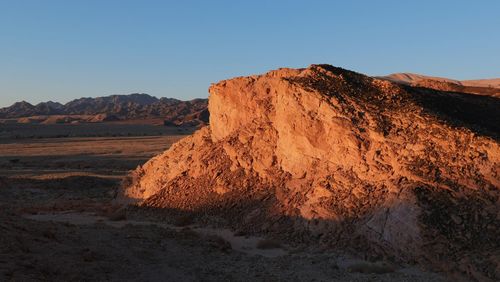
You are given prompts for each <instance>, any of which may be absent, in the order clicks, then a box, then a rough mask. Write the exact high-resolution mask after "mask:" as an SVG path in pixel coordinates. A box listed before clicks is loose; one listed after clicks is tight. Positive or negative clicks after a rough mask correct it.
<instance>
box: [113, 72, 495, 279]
mask: <svg viewBox="0 0 500 282" xmlns="http://www.w3.org/2000/svg"><path fill="white" fill-rule="evenodd" d="M209 92H210V97H209V111H210V127H205V128H203V129H201V130H199V131H198V132H196V133H195V134H194V135H192V136H190V137H187V138H185V139H183V140H181V141H180V142H178V143H177V144H175V145H174V146H172V147H171V148H170V149H169V150H168V151H166V152H165V153H163V154H161V155H159V156H157V157H155V158H153V159H152V160H150V161H149V162H148V163H146V164H145V165H144V166H142V167H139V168H138V169H137V170H135V171H134V172H133V173H132V174H131V176H130V178H129V179H128V180H127V181H126V182H125V184H124V188H123V190H122V191H121V197H122V199H129V200H130V199H132V200H135V201H137V202H138V203H139V204H140V205H142V206H145V207H152V208H162V209H168V210H171V211H176V212H189V213H192V214H195V215H199V216H203V215H212V216H217V217H219V218H221V219H224V220H225V224H227V225H230V226H232V227H233V228H236V229H239V230H242V231H246V232H266V233H269V234H274V235H275V236H278V237H281V238H283V239H287V240H289V241H290V242H295V243H301V242H318V243H319V244H323V245H325V246H329V247H342V248H346V249H350V250H354V251H356V252H361V253H362V254H364V255H369V256H382V257H386V258H395V259H399V260H403V261H418V262H421V263H424V264H430V265H434V266H441V268H443V267H444V268H445V269H446V270H450V269H447V267H451V268H452V269H451V270H457V269H458V270H457V271H468V272H469V273H468V274H470V275H472V276H474V277H476V278H490V279H491V278H492V277H495V275H499V274H500V273H499V272H500V269H499V268H498V260H499V258H500V254H499V249H500V245H499V241H498V238H500V231H499V229H500V228H499V226H500V207H499V203H500V202H499V199H500V197H499V196H500V191H499V187H500V175H499V173H500V167H499V162H500V148H499V144H498V137H499V136H498V134H499V132H500V128H499V125H500V121H499V110H500V102H499V100H498V99H497V98H494V97H484V96H477V95H468V94H460V93H451V92H440V91H435V90H430V89H423V88H413V87H411V86H406V85H401V84H396V83H393V82H390V81H385V80H379V79H375V78H370V77H367V76H364V75H361V74H358V73H354V72H351V71H347V70H344V69H340V68H336V67H332V66H329V65H312V66H310V67H309V68H306V69H279V70H275V71H271V72H268V73H266V74H264V75H259V76H250V77H240V78H235V79H231V80H225V81H221V82H219V83H216V84H214V85H212V86H211V87H210V89H209ZM442 261H447V262H451V263H450V264H445V265H446V266H443V265H444V264H442V263H441V262H442ZM495 267H496V268H497V269H496V270H495Z"/></svg>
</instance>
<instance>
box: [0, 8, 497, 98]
mask: <svg viewBox="0 0 500 282" xmlns="http://www.w3.org/2000/svg"><path fill="white" fill-rule="evenodd" d="M311 63H329V64H333V65H336V66H340V67H344V68H348V69H352V70H355V71H358V72H362V73H366V74H369V75H383V74H388V73H393V72H416V73H423V74H428V75H433V76H445V77H451V78H457V79H475V78H492V77H500V1H496V0H491V1H487V0H485V1H458V0H454V1H452V0H450V1H444V0H442V1H440V0H433V1H422V0H419V1H401V0H394V1H368V0H366V1H356V0H353V1H347V0H342V1H306V0H303V1H292V0H289V1H285V0H283V1H280V0H267V1H237V0H232V1H217V0H212V1H208V0H207V1H188V0H186V1H180V0H178V1H167V0H163V1H147V0H135V1H129V0H115V1H113V0H79V1H78V0H32V1H28V0H0V107H1V106H7V105H10V104H12V103H13V102H14V101H19V100H27V101H29V102H31V103H37V102H40V101H46V100H54V101H60V102H67V101H69V100H71V99H74V98H79V97H82V96H84V97H89V96H92V97H93V96H103V95H110V94H118V93H132V92H144V93H149V94H152V95H155V96H162V97H176V98H181V99H191V98H195V97H207V95H208V94H207V88H208V86H209V85H210V83H211V82H216V81H218V80H221V79H226V78H230V77H234V76H241V75H248V74H255V73H262V72H265V71H267V70H269V69H275V68H278V67H284V66H287V67H304V66H307V65H309V64H311Z"/></svg>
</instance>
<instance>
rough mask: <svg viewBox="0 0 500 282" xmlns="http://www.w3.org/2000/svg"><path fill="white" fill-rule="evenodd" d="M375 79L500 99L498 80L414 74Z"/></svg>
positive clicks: (499, 82) (398, 74) (499, 79)
mask: <svg viewBox="0 0 500 282" xmlns="http://www.w3.org/2000/svg"><path fill="white" fill-rule="evenodd" d="M377 78H380V79H385V80H389V81H392V82H396V83H401V84H406V85H410V86H415V87H424V88H431V89H435V90H441V91H452V92H462V93H472V94H479V95H488V96H493V97H497V98H498V97H500V78H493V79H477V80H455V79H449V78H443V77H433V76H426V75H421V74H414V73H394V74H391V75H387V76H380V77H377Z"/></svg>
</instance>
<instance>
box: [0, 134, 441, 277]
mask: <svg viewBox="0 0 500 282" xmlns="http://www.w3.org/2000/svg"><path fill="white" fill-rule="evenodd" d="M179 138H182V136H161V137H141V138H137V137H134V138H122V137H120V138H105V137H102V138H58V139H28V140H23V141H22V142H14V141H13V142H4V143H3V144H1V145H0V210H1V211H2V212H1V213H0V281H444V279H443V277H442V276H440V275H439V274H435V273H429V272H425V271H423V270H420V269H417V268H415V267H412V266H407V265H395V264H392V263H390V262H382V261H376V262H368V261H364V260H362V259H360V258H356V257H352V256H349V255H347V254H343V253H336V252H334V251H332V250H324V249H320V248H317V247H314V246H300V247H297V246H289V245H287V244H286V242H273V241H272V240H269V239H266V238H261V237H258V236H248V235H245V234H238V233H237V232H236V233H235V232H233V231H232V230H227V229H221V228H214V227H212V226H206V225H200V224H199V223H195V222H191V221H189V220H184V221H182V220H181V221H179V220H178V219H172V218H162V216H163V215H161V214H158V216H155V217H150V216H147V214H148V213H150V212H151V211H148V212H144V211H141V210H140V209H136V208H122V207H119V206H116V205H114V202H113V198H114V196H115V193H116V188H117V187H118V185H119V183H120V181H121V178H122V177H123V176H124V175H125V173H126V172H127V170H129V169H131V168H133V167H135V166H136V165H137V164H141V163H143V162H144V161H146V160H147V159H148V158H150V157H151V156H152V155H154V154H157V153H159V152H161V151H163V150H164V149H166V148H167V147H169V146H170V145H171V144H172V142H175V141H176V140H178V139H179ZM4 141H5V140H4ZM165 216H168V215H165Z"/></svg>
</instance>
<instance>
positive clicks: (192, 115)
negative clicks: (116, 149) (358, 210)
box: [0, 93, 208, 125]
mask: <svg viewBox="0 0 500 282" xmlns="http://www.w3.org/2000/svg"><path fill="white" fill-rule="evenodd" d="M206 108H207V99H193V100H188V101H182V100H178V99H175V98H166V97H162V98H157V97H154V96H151V95H148V94H144V93H132V94H128V95H109V96H102V97H95V98H91V97H83V98H79V99H74V100H72V101H69V102H67V103H65V104H61V103H58V102H52V101H48V102H41V103H38V104H36V105H33V104H30V103H28V102H26V101H21V102H16V103H14V104H13V105H11V106H9V107H4V108H1V109H0V118H2V119H15V118H27V117H34V116H47V117H48V116H82V115H85V116H96V118H95V119H92V120H95V121H105V120H133V119H151V118H160V119H163V120H164V121H165V123H167V124H172V125H186V124H189V125H200V124H205V123H206V122H208V118H205V117H206V115H204V114H202V113H203V112H206ZM186 117H188V118H189V120H184V119H185V118H186ZM200 118H201V119H200Z"/></svg>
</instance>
